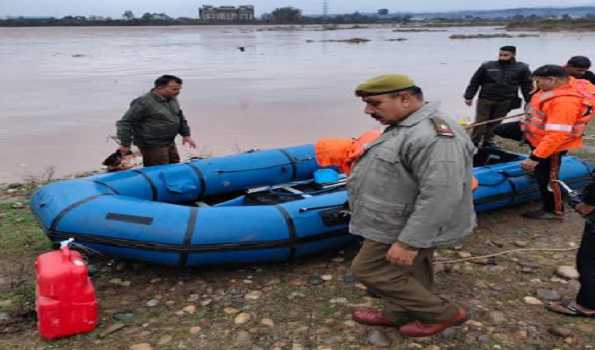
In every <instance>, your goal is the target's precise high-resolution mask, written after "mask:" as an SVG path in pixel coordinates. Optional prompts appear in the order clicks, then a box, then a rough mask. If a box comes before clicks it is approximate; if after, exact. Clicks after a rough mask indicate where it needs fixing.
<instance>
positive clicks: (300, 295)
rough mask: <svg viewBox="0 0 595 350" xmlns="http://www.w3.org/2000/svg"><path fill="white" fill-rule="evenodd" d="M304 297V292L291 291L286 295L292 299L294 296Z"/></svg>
mask: <svg viewBox="0 0 595 350" xmlns="http://www.w3.org/2000/svg"><path fill="white" fill-rule="evenodd" d="M304 297H306V295H305V294H304V293H300V292H293V293H291V294H289V295H288V296H287V299H289V300H293V299H296V298H304Z"/></svg>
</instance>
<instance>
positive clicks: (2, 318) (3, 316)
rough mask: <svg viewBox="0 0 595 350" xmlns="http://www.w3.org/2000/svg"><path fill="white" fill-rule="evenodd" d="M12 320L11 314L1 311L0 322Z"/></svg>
mask: <svg viewBox="0 0 595 350" xmlns="http://www.w3.org/2000/svg"><path fill="white" fill-rule="evenodd" d="M6 321H10V315H9V314H8V313H6V312H0V322H6Z"/></svg>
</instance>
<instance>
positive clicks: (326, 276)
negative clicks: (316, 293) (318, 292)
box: [320, 274, 333, 281]
mask: <svg viewBox="0 0 595 350" xmlns="http://www.w3.org/2000/svg"><path fill="white" fill-rule="evenodd" d="M320 278H321V279H322V280H323V281H331V280H332V279H333V275H328V274H327V275H322V276H320Z"/></svg>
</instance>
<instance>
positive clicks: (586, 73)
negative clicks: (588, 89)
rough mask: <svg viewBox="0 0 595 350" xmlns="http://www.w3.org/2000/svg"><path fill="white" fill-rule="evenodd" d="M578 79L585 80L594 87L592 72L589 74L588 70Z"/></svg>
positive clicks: (594, 76)
mask: <svg viewBox="0 0 595 350" xmlns="http://www.w3.org/2000/svg"><path fill="white" fill-rule="evenodd" d="M579 79H585V80H588V81H590V82H591V84H594V85H595V74H593V72H591V71H590V70H588V71H586V72H585V75H583V76H582V77H581V78H579Z"/></svg>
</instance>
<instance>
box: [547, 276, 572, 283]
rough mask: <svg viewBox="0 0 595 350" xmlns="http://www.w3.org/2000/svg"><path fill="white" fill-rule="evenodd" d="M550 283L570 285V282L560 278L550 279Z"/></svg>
mask: <svg viewBox="0 0 595 350" xmlns="http://www.w3.org/2000/svg"><path fill="white" fill-rule="evenodd" d="M550 282H554V283H560V284H568V281H567V280H565V279H562V278H559V277H552V278H550Z"/></svg>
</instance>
